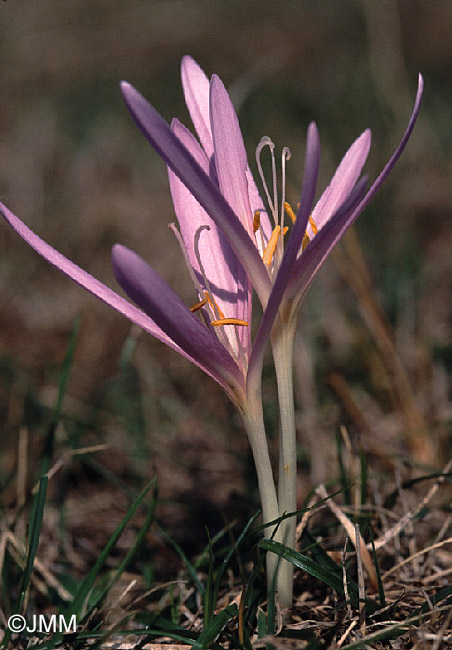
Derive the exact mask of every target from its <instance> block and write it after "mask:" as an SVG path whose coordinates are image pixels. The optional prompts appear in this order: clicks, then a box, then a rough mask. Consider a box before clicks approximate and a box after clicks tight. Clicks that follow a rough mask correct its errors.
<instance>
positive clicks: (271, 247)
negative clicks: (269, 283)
mask: <svg viewBox="0 0 452 650" xmlns="http://www.w3.org/2000/svg"><path fill="white" fill-rule="evenodd" d="M280 234H281V226H276V228H275V229H274V230H273V232H272V236H271V237H270V240H269V242H268V244H267V246H266V247H265V250H264V254H263V255H262V259H263V260H264V264H266V265H267V266H270V264H271V262H272V259H273V255H274V254H275V250H276V244H277V243H278V239H279V236H280Z"/></svg>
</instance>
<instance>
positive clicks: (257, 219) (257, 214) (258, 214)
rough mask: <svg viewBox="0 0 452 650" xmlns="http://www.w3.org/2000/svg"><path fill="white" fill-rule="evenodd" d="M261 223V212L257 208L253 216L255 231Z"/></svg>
mask: <svg viewBox="0 0 452 650" xmlns="http://www.w3.org/2000/svg"><path fill="white" fill-rule="evenodd" d="M260 225H261V212H260V210H256V212H255V213H254V217H253V232H254V233H256V232H257V231H258V230H259V227H260Z"/></svg>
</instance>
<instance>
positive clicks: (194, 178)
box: [0, 57, 422, 606]
mask: <svg viewBox="0 0 452 650" xmlns="http://www.w3.org/2000/svg"><path fill="white" fill-rule="evenodd" d="M182 80H183V85H184V91H185V97H186V101H187V106H188V108H189V111H190V114H191V117H192V120H193V123H194V125H195V128H196V131H197V133H198V136H199V142H198V140H196V139H195V138H194V136H193V135H192V134H191V133H190V132H189V131H188V130H187V129H186V128H185V127H184V126H183V125H181V124H180V123H179V122H178V121H174V122H173V124H172V126H171V127H169V126H168V124H167V123H166V122H165V120H164V119H163V118H162V117H161V116H160V115H159V114H158V112H157V111H156V110H155V109H154V108H153V107H152V106H151V105H150V104H149V103H148V102H147V101H146V100H145V99H144V98H143V97H142V96H141V95H140V94H139V93H138V92H137V91H136V90H135V89H134V88H133V87H132V86H130V85H129V84H127V83H123V84H122V92H123V96H124V99H125V101H126V104H127V106H128V108H129V110H130V112H131V114H132V116H133V117H134V119H135V121H136V123H137V124H138V126H139V127H140V128H141V130H142V131H143V132H144V134H145V135H146V137H147V138H148V140H149V141H150V143H151V144H152V146H153V147H154V148H155V149H156V151H157V152H158V153H159V154H160V156H161V157H162V159H163V160H164V161H165V163H166V164H167V166H168V169H169V177H170V186H171V192H172V196H173V202H174V206H175V211H176V215H177V218H178V222H179V227H180V231H177V230H175V232H176V234H177V237H178V239H179V242H180V244H181V248H182V252H183V254H184V257H185V259H186V261H187V266H188V268H189V271H190V273H191V275H192V279H193V282H194V285H195V288H196V290H197V293H198V300H197V301H196V302H195V304H193V305H192V306H191V308H190V307H189V306H187V305H185V304H184V303H183V302H182V301H181V300H180V299H179V297H178V296H177V295H176V294H175V293H174V291H173V290H172V289H171V288H170V287H169V286H168V285H167V284H166V282H165V281H164V280H163V279H162V278H161V277H160V276H159V275H158V274H157V273H156V272H155V271H154V270H153V269H152V267H150V266H149V265H148V264H147V263H146V262H145V261H144V260H142V259H141V258H140V257H139V256H137V255H136V254H135V253H133V252H132V251H130V250H128V249H126V248H125V247H123V246H120V245H116V246H115V247H114V249H113V269H114V273H115V275H116V278H117V280H118V282H119V284H120V285H121V286H122V288H123V289H124V290H125V292H126V293H127V294H128V296H129V297H130V298H131V299H132V300H133V301H134V303H135V304H136V305H138V307H139V309H138V308H137V307H135V306H134V305H132V304H131V303H130V302H128V301H127V300H125V299H124V298H122V297H121V296H120V295H118V294H117V293H115V292H113V291H112V290H111V289H109V288H107V287H106V286H105V285H103V284H102V283H100V282H99V281H98V280H96V279H95V278H93V277H92V276H90V275H89V274H87V273H86V272H85V271H83V270H82V269H80V268H79V267H77V266H76V265H75V264H73V263H72V262H70V261H69V260H67V259H66V258H65V257H63V256H62V255H61V254H60V253H58V252H57V251H55V250H54V249H53V248H51V247H50V246H49V245H48V244H46V243H45V242H44V241H42V240H41V239H40V238H39V237H38V236H37V235H36V234H34V233H33V232H32V231H31V230H30V229H29V228H27V226H25V224H23V222H22V221H20V220H19V219H18V218H17V217H16V216H15V215H13V214H12V213H11V212H10V211H9V210H8V209H7V208H6V207H5V206H1V204H0V209H1V211H2V213H3V216H4V217H5V218H6V219H7V221H9V223H10V224H11V225H12V226H13V227H14V228H15V229H16V231H17V232H18V233H19V234H20V235H21V236H22V237H23V239H25V241H27V242H28V243H29V244H30V245H31V246H33V247H34V248H35V249H36V250H37V251H38V252H39V253H40V254H41V255H42V256H43V257H45V258H46V259H47V260H48V261H49V262H51V263H52V264H54V265H55V266H56V267H57V268H59V269H60V270H61V271H63V272H64V273H66V274H67V275H68V276H69V277H71V278H72V279H73V280H75V281H76V282H78V283H79V284H80V285H82V286H83V287H84V288H86V289H87V290H89V291H90V292H91V293H93V294H94V295H96V296H97V297H99V298H101V299H102V300H103V301H104V302H106V303H107V304H109V305H111V306H112V307H114V308H115V309H117V310H118V311H120V312H121V313H122V314H124V315H125V316H127V317H128V318H129V319H130V320H131V321H132V322H134V323H136V324H138V325H139V326H140V327H142V328H143V329H145V330H146V331H148V332H150V333H151V334H152V335H154V336H156V337H157V338H158V339H160V340H161V341H163V342H164V343H166V344H167V345H169V346H170V347H172V348H173V349H175V350H177V351H178V352H180V353H181V354H182V355H183V356H185V357H186V358H187V359H189V360H190V361H192V362H193V363H195V364H196V365H198V366H199V367H200V368H202V369H203V370H204V371H205V372H206V373H207V374H209V375H210V376H211V377H213V378H214V379H215V380H216V381H217V382H218V383H219V384H220V385H221V386H222V387H223V388H224V390H225V391H226V393H227V394H228V395H229V397H230V398H231V399H232V401H233V402H234V403H235V404H236V406H237V407H238V409H239V412H240V413H241V415H242V418H243V421H244V424H245V426H246V429H247V432H248V436H249V439H250V443H251V446H252V450H253V455H254V459H255V463H256V470H257V475H258V482H259V490H260V494H261V501H262V508H263V518H264V522H265V523H268V522H271V521H273V520H275V519H277V518H278V517H279V515H282V514H283V513H285V512H291V511H294V510H295V509H296V499H295V478H296V463H295V424H294V405H293V389H292V347H293V339H294V336H295V331H296V320H297V315H298V311H299V308H300V304H301V299H302V297H303V295H304V293H305V291H306V289H307V288H308V286H309V284H310V283H311V282H312V279H313V278H314V276H315V274H316V272H317V270H318V269H319V267H320V266H321V264H322V263H323V261H324V259H325V258H326V256H327V255H328V253H329V252H330V250H331V249H332V247H333V246H334V245H335V243H336V242H337V241H338V240H339V239H340V237H341V236H342V235H343V233H344V232H345V230H346V229H347V228H348V227H349V226H350V225H351V224H352V223H353V222H354V220H355V219H356V218H357V216H358V215H359V214H360V212H361V211H362V210H363V209H364V207H365V206H366V205H367V204H368V202H369V201H370V200H371V198H372V197H373V196H374V194H375V193H376V191H377V190H378V188H379V187H380V186H381V184H382V183H383V181H384V180H385V178H386V177H387V176H388V174H389V172H390V171H391V169H392V167H393V166H394V164H395V163H396V161H397V160H398V158H399V156H400V154H401V152H402V150H403V148H404V147H405V145H406V142H407V140H408V138H409V136H410V134H411V131H412V129H413V127H414V123H415V120H416V117H417V114H418V111H419V103H420V98H421V94H422V79H421V78H420V79H419V87H418V93H417V97H416V102H415V106H414V110H413V114H412V116H411V119H410V122H409V124H408V128H407V130H406V132H405V134H404V136H403V138H402V141H401V143H400V145H399V146H398V148H397V150H396V151H395V153H394V155H393V156H392V158H391V159H390V160H389V162H388V164H387V165H386V166H385V168H384V169H383V171H382V173H381V174H380V176H379V177H378V178H377V180H376V181H375V182H374V184H373V185H372V186H371V188H370V189H369V190H368V191H367V192H366V180H365V179H361V180H359V176H360V174H361V170H362V167H363V165H364V162H365V160H366V157H367V154H368V151H369V147H370V132H369V131H365V132H364V133H363V134H362V135H361V136H360V137H359V138H358V139H357V140H356V142H355V143H354V144H353V145H352V146H351V147H350V149H349V151H348V152H347V154H346V155H345V157H344V159H343V160H342V162H341V164H340V165H339V167H338V170H337V172H336V174H335V175H334V177H333V179H332V181H331V184H330V186H329V187H328V188H327V189H326V190H325V192H324V193H323V194H322V196H321V198H320V200H319V201H318V203H317V204H316V205H315V206H314V207H313V202H314V194H315V189H316V182H317V173H318V166H319V157H320V145H319V137H318V132H317V128H316V126H315V125H314V124H311V125H310V126H309V128H308V135H307V145H306V157H305V172H304V180H303V191H302V194H301V198H300V203H299V207H298V209H297V211H296V214H295V212H294V210H293V209H292V208H291V207H290V205H289V204H288V203H286V201H285V196H284V174H285V164H286V162H287V160H288V159H289V157H290V152H289V151H288V150H287V149H284V150H283V152H282V177H283V179H282V180H283V182H282V196H281V199H279V197H278V193H277V185H278V183H277V180H276V165H275V162H274V158H273V150H274V147H273V144H272V143H271V141H270V140H269V139H268V138H267V139H264V140H263V141H262V142H261V144H260V145H259V147H258V149H257V154H258V156H257V158H258V167H259V170H260V171H261V166H260V156H261V153H262V152H263V150H264V148H265V147H266V146H268V147H269V148H270V151H271V155H272V169H273V178H272V184H271V188H272V189H271V190H269V189H268V187H267V184H266V182H265V179H264V178H263V174H261V177H262V181H263V185H264V191H265V194H266V196H267V200H268V207H269V210H268V211H266V210H265V208H264V204H263V202H262V200H261V198H260V196H259V192H258V190H257V188H256V185H255V182H254V180H253V177H252V174H251V172H250V169H249V167H248V163H247V158H246V152H245V147H244V143H243V139H242V135H241V132H240V128H239V123H238V119H237V115H236V113H235V111H234V108H233V106H232V103H231V101H230V98H229V96H228V94H227V92H226V90H225V88H224V86H223V84H222V82H221V80H220V79H219V78H218V77H217V76H215V75H214V76H213V77H212V79H211V80H210V81H209V80H208V79H207V77H206V76H205V74H204V73H203V71H202V70H201V69H200V68H199V66H198V65H197V64H196V63H195V62H194V61H193V60H192V59H191V58H189V57H185V58H184V60H183V63H182ZM272 221H273V223H272ZM287 222H289V224H290V222H293V223H292V224H290V232H286V228H287V226H286V224H287ZM252 289H254V290H255V291H256V293H257V294H258V296H259V299H260V302H261V304H262V307H263V315H262V319H261V321H260V324H259V327H258V329H257V334H256V337H255V339H254V342H253V343H251V334H250V323H251V290H252ZM269 338H271V341H272V348H273V355H274V359H275V366H276V371H277V379H278V391H279V401H280V413H281V434H280V442H281V444H280V469H279V485H278V496H277V494H276V490H275V483H274V479H273V473H272V468H271V464H270V459H269V454H268V447H267V442H266V435H265V428H264V424H263V417H262V400H261V387H260V381H261V369H262V360H263V354H264V349H265V346H266V343H267V341H268V340H269ZM278 535H279V539H281V540H284V541H285V542H286V543H287V544H288V545H291V546H293V543H294V523H293V521H292V520H286V522H284V524H283V526H281V528H280V529H279V532H278ZM269 568H270V575H269V579H270V580H272V576H273V571H274V570H275V564H274V562H273V563H272V562H270V563H269ZM278 587H279V591H280V599H281V603H282V605H283V606H290V603H291V589H292V587H291V574H290V567H289V565H287V566H286V564H284V565H283V567H282V570H281V572H280V576H279V577H278Z"/></svg>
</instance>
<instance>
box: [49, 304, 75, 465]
mask: <svg viewBox="0 0 452 650" xmlns="http://www.w3.org/2000/svg"><path fill="white" fill-rule="evenodd" d="M79 327H80V316H76V318H75V319H74V323H73V325H72V330H71V336H70V338H69V343H68V346H67V349H66V354H65V356H64V360H63V363H62V366H61V372H60V379H59V382H58V393H57V399H56V402H55V406H54V407H53V411H52V416H51V419H50V423H49V426H48V429H47V435H46V438H45V441H44V447H43V453H42V458H41V463H40V473H41V475H43V474H46V473H47V472H48V471H49V468H50V465H51V463H52V457H53V447H54V439H55V429H56V427H57V424H58V422H59V421H60V417H61V412H62V409H63V401H64V396H65V394H66V389H67V385H68V382H69V375H70V372H71V368H72V363H73V361H74V353H75V348H76V345H77V336H78V331H79Z"/></svg>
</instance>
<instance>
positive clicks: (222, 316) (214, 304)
mask: <svg viewBox="0 0 452 650" xmlns="http://www.w3.org/2000/svg"><path fill="white" fill-rule="evenodd" d="M204 295H205V297H206V300H207V302H208V303H209V305H210V306H211V307H212V309H213V310H214V311H215V310H217V312H218V315H219V317H220V318H224V314H223V312H222V311H221V309H220V308H219V307H218V305H217V303H216V301H215V299H214V298H211V297H210V294H209V292H208V291H204Z"/></svg>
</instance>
